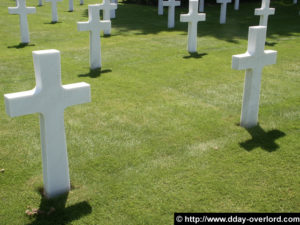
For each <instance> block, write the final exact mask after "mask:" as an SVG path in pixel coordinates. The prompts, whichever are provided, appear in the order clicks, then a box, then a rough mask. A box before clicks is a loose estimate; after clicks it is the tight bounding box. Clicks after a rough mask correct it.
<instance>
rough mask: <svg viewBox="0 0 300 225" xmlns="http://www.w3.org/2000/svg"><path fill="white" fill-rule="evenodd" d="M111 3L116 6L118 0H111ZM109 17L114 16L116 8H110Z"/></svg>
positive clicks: (112, 17) (113, 17)
mask: <svg viewBox="0 0 300 225" xmlns="http://www.w3.org/2000/svg"><path fill="white" fill-rule="evenodd" d="M111 3H114V4H116V5H117V6H118V0H111ZM110 18H111V19H115V18H116V9H112V10H111V11H110Z"/></svg>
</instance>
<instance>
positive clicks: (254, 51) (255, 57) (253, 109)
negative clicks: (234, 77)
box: [232, 26, 277, 128]
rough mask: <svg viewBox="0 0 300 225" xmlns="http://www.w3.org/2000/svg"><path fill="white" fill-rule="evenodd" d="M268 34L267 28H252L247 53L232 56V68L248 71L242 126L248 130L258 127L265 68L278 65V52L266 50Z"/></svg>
mask: <svg viewBox="0 0 300 225" xmlns="http://www.w3.org/2000/svg"><path fill="white" fill-rule="evenodd" d="M266 32H267V28H266V27H265V26H254V27H250V28H249V34H248V50H247V52H246V53H245V54H241V55H234V56H232V68H233V69H236V70H246V77H245V86H244V96H243V106H242V115H241V126H243V127H246V128H250V127H253V126H256V125H257V121H258V111H259V95H260V83H261V73H262V70H263V67H264V66H266V65H271V64H275V63H276V57H277V52H276V51H272V50H264V47H265V41H266Z"/></svg>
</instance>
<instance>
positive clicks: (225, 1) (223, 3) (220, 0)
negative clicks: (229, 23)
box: [217, 0, 231, 24]
mask: <svg viewBox="0 0 300 225" xmlns="http://www.w3.org/2000/svg"><path fill="white" fill-rule="evenodd" d="M217 3H221V13H220V24H224V23H226V13H227V4H228V3H231V0H217Z"/></svg>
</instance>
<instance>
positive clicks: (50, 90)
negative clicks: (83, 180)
mask: <svg viewBox="0 0 300 225" xmlns="http://www.w3.org/2000/svg"><path fill="white" fill-rule="evenodd" d="M33 62H34V70H35V79H36V87H35V88H34V89H33V90H30V91H24V92H18V93H13V94H5V95H4V98H5V105H6V112H7V114H8V115H9V116H11V117H16V116H22V115H28V114H34V113H39V114H40V131H41V145H42V161H43V177H44V188H45V192H46V195H47V196H48V197H50V198H52V197H55V196H57V195H60V194H62V193H65V192H68V191H69V190H70V178H69V166H68V155H67V145H66V135H65V128H64V109H65V108H67V107H68V106H72V105H76V104H82V103H85V102H90V101H91V93H90V85H89V84H87V83H84V82H81V83H75V84H69V85H62V84H61V66H60V52H59V51H57V50H44V51H34V52H33Z"/></svg>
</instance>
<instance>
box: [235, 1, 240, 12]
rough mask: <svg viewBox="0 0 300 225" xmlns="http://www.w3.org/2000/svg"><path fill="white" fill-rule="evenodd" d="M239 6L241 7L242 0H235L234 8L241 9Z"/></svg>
mask: <svg viewBox="0 0 300 225" xmlns="http://www.w3.org/2000/svg"><path fill="white" fill-rule="evenodd" d="M239 8H240V0H235V2H234V9H235V10H239Z"/></svg>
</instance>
